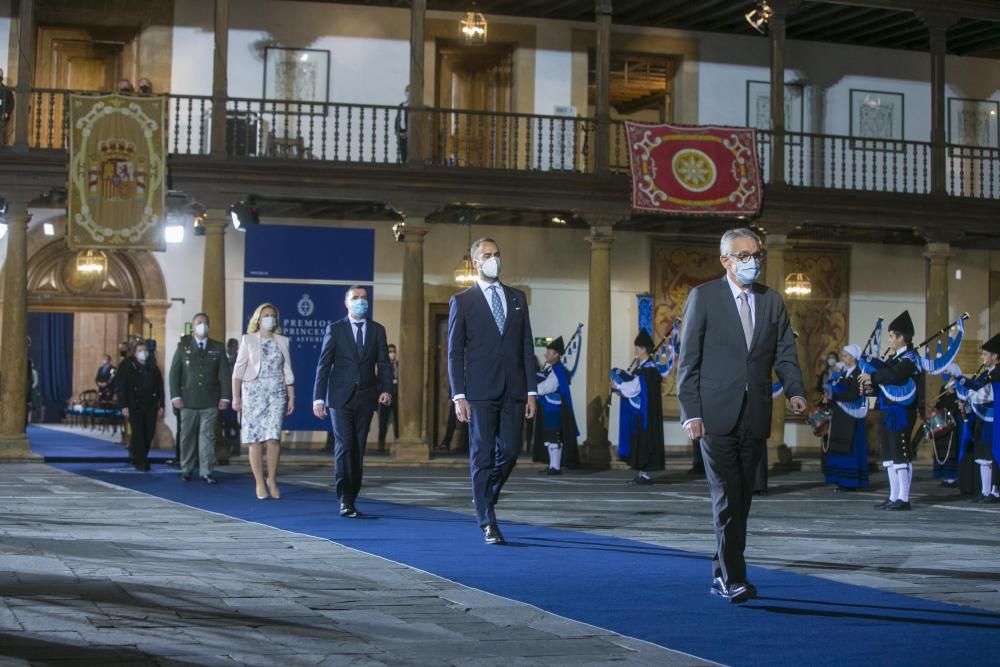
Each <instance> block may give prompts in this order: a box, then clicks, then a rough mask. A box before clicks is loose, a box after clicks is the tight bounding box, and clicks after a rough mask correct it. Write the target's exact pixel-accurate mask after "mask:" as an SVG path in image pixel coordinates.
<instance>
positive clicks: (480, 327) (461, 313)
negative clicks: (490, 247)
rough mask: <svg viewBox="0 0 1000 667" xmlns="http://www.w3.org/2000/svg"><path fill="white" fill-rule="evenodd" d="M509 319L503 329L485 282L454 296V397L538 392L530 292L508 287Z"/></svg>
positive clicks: (450, 317) (477, 398)
mask: <svg viewBox="0 0 1000 667" xmlns="http://www.w3.org/2000/svg"><path fill="white" fill-rule="evenodd" d="M503 292H504V296H505V297H506V300H507V319H506V321H505V322H504V329H503V333H502V334H501V332H500V331H498V330H497V325H496V321H495V320H494V319H493V311H492V310H491V309H490V306H489V304H487V303H486V298H485V296H484V295H483V291H482V290H481V289H479V285H473V286H472V287H470V288H469V289H467V290H465V291H463V292H459V293H458V294H456V295H455V296H453V297H451V303H450V304H449V312H448V377H449V379H450V380H451V393H452V396H457V395H459V394H465V398H466V399H468V400H470V401H489V400H495V399H498V398H500V397H501V396H503V393H504V391H506V392H508V395H509V396H510V397H511V398H512V399H514V400H516V401H526V400H527V399H528V392H529V391H530V392H534V391H535V390H536V387H537V383H538V380H537V378H536V376H535V348H534V339H532V337H531V320H530V318H529V317H528V300H527V298H526V297H525V295H524V292H522V291H521V290H518V289H514V288H512V287H510V286H509V285H504V286H503Z"/></svg>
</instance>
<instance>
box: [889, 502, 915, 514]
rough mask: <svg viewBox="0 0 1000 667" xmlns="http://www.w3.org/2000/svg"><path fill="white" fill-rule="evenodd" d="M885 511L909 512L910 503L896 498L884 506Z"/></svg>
mask: <svg viewBox="0 0 1000 667" xmlns="http://www.w3.org/2000/svg"><path fill="white" fill-rule="evenodd" d="M885 511H886V512H909V511H910V503H909V502H908V501H906V500H897V501H896V502H894V503H890V504H889V506H888V507H886V508H885Z"/></svg>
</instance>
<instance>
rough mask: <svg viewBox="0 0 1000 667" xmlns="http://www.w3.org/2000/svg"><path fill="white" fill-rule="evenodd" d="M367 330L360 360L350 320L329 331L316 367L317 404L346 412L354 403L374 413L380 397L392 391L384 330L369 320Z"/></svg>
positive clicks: (333, 324) (315, 399) (315, 394)
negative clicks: (320, 403) (320, 402)
mask: <svg viewBox="0 0 1000 667" xmlns="http://www.w3.org/2000/svg"><path fill="white" fill-rule="evenodd" d="M365 329H366V334H365V344H364V351H363V352H362V354H361V356H360V357H359V356H358V346H357V344H356V343H355V338H354V336H355V330H354V327H352V326H351V320H350V318H349V317H345V318H344V319H342V320H338V321H336V322H333V323H332V324H330V325H329V326H328V327H327V328H326V335H325V336H324V337H323V347H322V348H321V349H320V353H319V363H318V364H317V366H316V382H315V384H314V385H313V401H314V402H315V401H324V402H325V403H326V404H327V405H329V406H330V407H332V408H344V407H347V405H348V403H350V402H352V400H353V401H354V402H355V404H357V405H360V406H361V407H370V408H372V409H374V408H375V406H376V404H377V403H378V395H379V394H380V393H386V392H391V391H392V369H391V368H390V366H391V364H390V363H389V348H388V347H387V345H388V343H386V336H385V327H383V326H382V325H381V324H379V323H378V322H374V321H372V320H368V324H367V326H366V327H365ZM376 369H377V371H378V372H377V373H376Z"/></svg>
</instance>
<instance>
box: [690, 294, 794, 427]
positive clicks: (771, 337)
mask: <svg viewBox="0 0 1000 667" xmlns="http://www.w3.org/2000/svg"><path fill="white" fill-rule="evenodd" d="M751 289H752V290H753V293H754V331H753V338H752V339H751V341H750V349H749V350H747V345H746V341H745V339H744V337H743V326H742V324H741V323H740V315H739V311H738V310H737V309H736V301H735V300H734V299H733V293H732V290H731V289H730V287H729V279H728V278H727V277H726V276H723V277H722V279H721V280H713V281H711V282H707V283H704V284H702V285H698V286H697V287H695V288H694V289H693V290H691V293H690V294H689V295H688V299H687V303H686V304H685V306H684V329H683V331H682V333H681V353H680V360H679V362H678V369H677V382H678V390H677V397H678V399H679V401H680V404H681V420H682V421H687V420H689V419H696V418H697V419H702V420H703V421H704V424H705V432H706V433H708V434H710V435H711V434H714V435H724V434H727V433H730V432H731V431H732V430H733V428H734V427H735V426H736V421H737V419H739V416H740V408H741V407H742V405H743V395H744V393H746V396H747V417H748V419H749V420H750V421H749V425H750V433H751V435H752V436H753V437H755V438H766V437H767V436H768V434H769V433H770V431H771V370H772V369H774V371H775V372H776V373H777V374H778V378H779V379H780V380H781V382H782V384H783V385H784V387H785V395H786V396H788V397H792V396H805V389H804V388H803V386H802V372H801V371H800V370H799V362H798V358H797V357H796V354H795V338H794V336H793V335H792V327H791V325H790V324H789V321H788V311H787V310H785V303H784V301H782V299H781V296H780V295H779V294H778V293H777V292H775V291H774V290H772V289H770V288H768V287H767V286H766V285H761V284H760V283H754V284H753V286H752V287H751Z"/></svg>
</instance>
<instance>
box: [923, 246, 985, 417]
mask: <svg viewBox="0 0 1000 667" xmlns="http://www.w3.org/2000/svg"><path fill="white" fill-rule="evenodd" d="M953 255H954V253H952V252H951V244H949V243H948V242H947V241H932V240H930V239H928V243H927V249H926V251H925V252H924V257H926V258H927V336H931V335H932V334H934V333H936V332H937V331H939V330H940V329H941V327H943V326H945V325H946V324H948V323H949V321H950V320H949V317H948V260H949V259H950V258H951V257H952V256H953ZM943 340H944V342H945V345H947V340H948V339H947V336H944V337H943ZM914 342H915V343H917V342H920V341H914ZM936 346H937V342H936V341H935V342H933V343H931V350H932V351H933V350H935V349H936ZM969 372H971V369H970V371H969ZM942 384H943V383H942V382H941V377H940V376H939V375H929V374H927V373H924V391H925V393H924V396H925V397H926V399H927V402H928V407H930V405H931V404H933V401H932V400H931V399H932V398H933V397H934V396H936V395H937V394H938V392H940V391H941V386H942Z"/></svg>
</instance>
